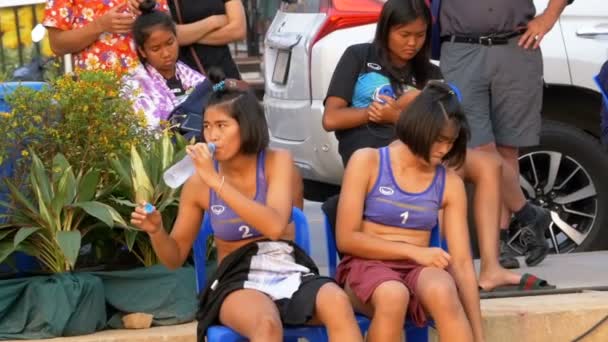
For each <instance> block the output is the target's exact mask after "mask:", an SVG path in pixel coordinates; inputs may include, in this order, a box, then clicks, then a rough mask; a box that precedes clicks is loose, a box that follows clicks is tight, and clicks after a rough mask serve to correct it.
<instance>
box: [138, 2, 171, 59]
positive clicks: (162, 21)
mask: <svg viewBox="0 0 608 342" xmlns="http://www.w3.org/2000/svg"><path fill="white" fill-rule="evenodd" d="M139 10H140V11H141V15H140V16H138V17H137V19H135V21H134V22H133V28H132V30H133V40H134V41H135V46H136V47H137V49H135V51H136V52H137V58H139V62H140V63H141V64H142V65H143V66H144V67H145V66H146V59H145V58H144V56H142V54H141V53H140V52H139V48H141V49H143V48H144V44H145V43H146V40H148V37H149V36H150V32H151V28H152V27H156V26H159V27H160V28H162V29H164V30H167V31H169V32H173V34H174V35H176V36H177V28H176V26H175V23H174V22H173V19H171V17H170V16H169V15H168V14H167V13H165V12H162V11H158V10H156V1H155V0H144V1H143V2H141V3H140V4H139Z"/></svg>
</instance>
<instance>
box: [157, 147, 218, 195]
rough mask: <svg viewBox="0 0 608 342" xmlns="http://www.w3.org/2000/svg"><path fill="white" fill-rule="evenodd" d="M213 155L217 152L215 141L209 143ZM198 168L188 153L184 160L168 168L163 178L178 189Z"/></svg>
mask: <svg viewBox="0 0 608 342" xmlns="http://www.w3.org/2000/svg"><path fill="white" fill-rule="evenodd" d="M207 147H208V148H209V151H210V152H211V155H213V153H215V145H214V144H213V143H209V144H207ZM194 171H196V168H195V167H194V163H193V162H192V158H190V156H189V155H186V156H185V157H184V158H183V159H182V160H180V161H178V162H177V163H175V164H174V165H173V166H171V167H170V168H168V169H167V171H165V173H164V174H163V180H164V181H165V183H166V184H167V185H168V186H169V187H171V188H172V189H177V188H178V187H180V186H181V185H182V184H184V183H185V182H186V181H187V180H188V178H190V176H192V175H193V174H194Z"/></svg>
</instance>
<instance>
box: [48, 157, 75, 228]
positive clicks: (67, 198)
mask: <svg viewBox="0 0 608 342" xmlns="http://www.w3.org/2000/svg"><path fill="white" fill-rule="evenodd" d="M55 189H56V190H55V196H54V197H53V200H52V201H51V210H52V212H53V216H54V217H55V218H59V217H60V216H61V211H62V209H63V207H64V206H66V205H68V204H71V203H72V202H73V201H74V197H76V179H75V178H74V173H73V172H72V167H71V166H68V167H67V168H66V169H65V170H64V172H63V174H62V175H61V177H60V178H59V181H58V182H57V184H56V185H55Z"/></svg>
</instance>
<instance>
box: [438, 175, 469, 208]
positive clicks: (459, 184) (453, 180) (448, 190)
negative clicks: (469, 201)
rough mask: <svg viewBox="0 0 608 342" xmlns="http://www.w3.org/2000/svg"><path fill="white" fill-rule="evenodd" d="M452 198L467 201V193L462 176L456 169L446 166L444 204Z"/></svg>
mask: <svg viewBox="0 0 608 342" xmlns="http://www.w3.org/2000/svg"><path fill="white" fill-rule="evenodd" d="M463 197H464V198H463ZM450 199H452V200H454V201H463V200H464V201H466V193H465V190H464V182H463V181H462V178H460V176H458V174H457V173H456V172H455V171H454V170H452V169H449V168H445V190H444V195H443V204H444V205H445V204H446V201H450Z"/></svg>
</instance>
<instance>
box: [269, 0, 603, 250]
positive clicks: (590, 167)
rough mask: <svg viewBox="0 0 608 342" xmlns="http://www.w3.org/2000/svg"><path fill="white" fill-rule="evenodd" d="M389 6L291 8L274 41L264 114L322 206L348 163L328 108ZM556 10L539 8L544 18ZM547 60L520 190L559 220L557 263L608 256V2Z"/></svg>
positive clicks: (564, 19)
mask: <svg viewBox="0 0 608 342" xmlns="http://www.w3.org/2000/svg"><path fill="white" fill-rule="evenodd" d="M283 1H285V0H283ZM383 2H384V1H381V0H297V1H296V0H289V1H288V2H285V3H283V5H282V7H281V9H280V10H279V11H278V12H277V15H276V16H275V18H274V21H273V22H272V25H271V26H270V28H269V29H268V32H267V34H266V45H265V46H266V47H265V51H264V65H265V68H264V69H265V71H264V77H265V95H264V108H265V111H266V115H267V119H268V123H269V125H270V132H271V144H272V145H273V146H276V147H281V148H286V149H288V150H290V151H291V152H292V153H293V155H294V158H295V160H296V163H297V166H298V167H299V169H300V171H301V173H302V176H303V177H304V180H305V196H306V197H307V198H309V199H314V200H323V199H324V198H326V197H327V196H329V195H331V194H332V193H335V192H336V191H337V190H338V189H339V185H340V182H341V178H342V173H343V168H342V162H341V159H340V157H339V155H338V144H337V141H336V139H335V137H334V134H333V133H327V132H325V131H324V130H323V127H322V125H321V118H322V116H323V100H324V98H325V94H326V92H327V88H328V86H329V82H330V80H331V77H332V74H333V71H334V68H335V66H336V64H337V62H338V60H339V59H340V57H341V56H342V53H343V52H344V50H345V49H346V48H347V47H348V46H350V45H353V44H357V43H363V42H371V41H372V39H373V36H374V33H375V29H376V21H377V20H378V16H379V14H380V10H381V8H382V5H383ZM547 3H548V0H536V1H535V4H536V7H537V8H538V9H539V10H541V11H542V10H543V9H544V8H545V7H546V6H547ZM354 4H356V5H354ZM542 50H543V56H544V59H543V61H544V68H545V70H544V74H545V82H546V85H547V86H546V89H545V96H544V105H543V130H542V135H541V145H540V146H538V147H535V148H530V149H525V150H523V151H522V154H521V157H520V167H521V177H520V180H521V186H522V188H523V189H524V192H525V193H526V195H527V196H528V197H529V198H530V199H532V200H534V201H535V202H536V203H538V204H540V205H543V206H545V207H547V208H549V209H550V210H551V211H553V213H554V214H553V215H552V216H553V218H554V223H553V224H552V225H551V227H550V229H549V231H550V233H549V235H548V238H550V240H551V243H552V247H553V249H554V251H555V252H556V253H565V252H570V251H581V250H590V249H597V248H607V247H608V211H606V210H605V209H606V208H608V178H607V177H605V175H606V173H608V154H607V153H606V152H605V150H604V149H603V148H602V146H601V145H600V144H599V141H598V139H597V137H598V136H599V110H600V98H601V97H600V94H599V92H598V90H597V88H596V85H595V84H594V82H593V76H594V75H595V74H597V73H598V72H599V70H600V66H601V64H602V63H603V62H604V61H605V60H607V59H608V1H606V0H584V1H583V0H577V1H575V2H574V3H573V4H572V5H570V6H568V7H567V8H566V10H565V11H564V13H563V14H562V16H561V19H560V21H559V22H558V23H557V24H556V25H555V27H554V28H553V30H552V31H551V32H550V33H549V34H548V35H547V36H546V38H545V39H544V40H543V43H542ZM514 247H518V246H514ZM520 247H521V246H520Z"/></svg>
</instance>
